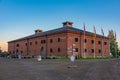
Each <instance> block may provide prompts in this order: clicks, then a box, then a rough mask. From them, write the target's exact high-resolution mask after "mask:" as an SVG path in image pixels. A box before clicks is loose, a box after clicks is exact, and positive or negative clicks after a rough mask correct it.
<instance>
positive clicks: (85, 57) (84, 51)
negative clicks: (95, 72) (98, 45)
mask: <svg viewBox="0 0 120 80" xmlns="http://www.w3.org/2000/svg"><path fill="white" fill-rule="evenodd" d="M85 48H86V45H85V24H84V50H83V51H84V58H86V52H85Z"/></svg>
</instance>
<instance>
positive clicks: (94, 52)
mask: <svg viewBox="0 0 120 80" xmlns="http://www.w3.org/2000/svg"><path fill="white" fill-rule="evenodd" d="M95 38H96V30H95V26H94V56H93V57H94V58H95Z"/></svg>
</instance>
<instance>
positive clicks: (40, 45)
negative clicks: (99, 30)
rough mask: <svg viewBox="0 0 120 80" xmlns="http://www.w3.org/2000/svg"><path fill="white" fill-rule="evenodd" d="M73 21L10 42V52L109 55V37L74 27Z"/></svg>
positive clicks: (65, 55)
mask: <svg viewBox="0 0 120 80" xmlns="http://www.w3.org/2000/svg"><path fill="white" fill-rule="evenodd" d="M72 24H73V23H72V22H69V21H67V22H64V23H63V27H61V28H58V29H54V30H49V31H45V32H43V31H42V30H35V34H33V35H30V36H26V37H23V38H20V39H17V40H13V41H9V42H8V52H9V53H10V54H12V55H19V54H20V55H22V56H38V55H41V56H42V57H45V58H46V57H68V56H69V55H71V54H73V53H75V54H76V56H77V57H109V56H110V47H109V46H110V44H109V38H107V37H105V36H102V35H98V34H97V35H96V38H94V33H91V32H88V31H86V32H85V35H84V30H80V29H77V28H74V27H72Z"/></svg>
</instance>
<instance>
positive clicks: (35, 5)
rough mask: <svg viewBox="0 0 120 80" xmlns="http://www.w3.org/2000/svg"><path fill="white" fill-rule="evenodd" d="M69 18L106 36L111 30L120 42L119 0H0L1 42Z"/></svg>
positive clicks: (59, 23) (51, 26)
mask: <svg viewBox="0 0 120 80" xmlns="http://www.w3.org/2000/svg"><path fill="white" fill-rule="evenodd" d="M64 21H72V22H73V23H74V24H73V26H74V27H76V28H79V29H83V24H84V23H85V25H86V30H87V31H90V32H93V26H94V25H95V27H96V32H97V34H101V28H103V30H104V33H105V35H106V36H107V35H108V30H110V29H113V30H114V31H116V33H117V37H118V38H117V39H118V41H120V35H119V28H120V0H0V42H4V43H6V42H7V41H10V40H14V39H17V38H21V37H24V36H27V35H31V34H34V30H36V29H42V30H43V31H47V30H51V29H54V28H59V27H62V22H64ZM0 46H2V44H0Z"/></svg>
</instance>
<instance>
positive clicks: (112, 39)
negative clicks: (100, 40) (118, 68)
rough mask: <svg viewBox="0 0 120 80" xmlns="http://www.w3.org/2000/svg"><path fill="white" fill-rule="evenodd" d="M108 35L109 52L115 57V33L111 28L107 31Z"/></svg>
mask: <svg viewBox="0 0 120 80" xmlns="http://www.w3.org/2000/svg"><path fill="white" fill-rule="evenodd" d="M108 37H109V39H110V52H111V53H112V55H113V57H117V54H118V51H119V50H118V42H116V33H114V32H113V30H110V31H109V34H108Z"/></svg>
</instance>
